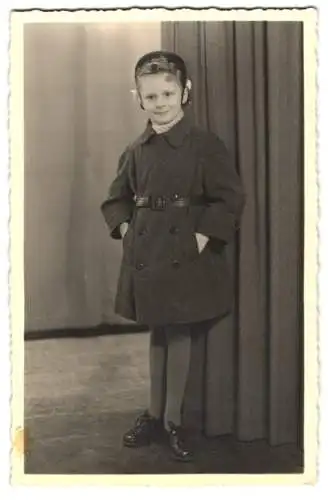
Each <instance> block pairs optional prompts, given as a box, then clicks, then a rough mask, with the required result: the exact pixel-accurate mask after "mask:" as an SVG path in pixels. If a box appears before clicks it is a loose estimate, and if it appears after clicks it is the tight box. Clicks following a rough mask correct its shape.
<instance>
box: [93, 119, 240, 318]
mask: <svg viewBox="0 0 328 500" xmlns="http://www.w3.org/2000/svg"><path fill="white" fill-rule="evenodd" d="M140 196H141V197H149V196H151V197H152V199H156V198H157V197H164V198H165V200H167V204H166V207H165V208H164V209H163V210H154V209H153V208H151V207H150V208H149V207H148V208H147V207H139V208H138V207H136V203H135V200H136V197H140ZM180 197H182V198H184V199H186V198H187V199H194V197H202V199H203V202H202V203H201V204H191V205H189V206H182V207H181V206H176V205H175V204H172V203H171V200H176V199H179V198H180ZM196 199H198V198H196ZM244 204H245V194H244V190H243V186H242V183H241V180H240V177H239V175H238V174H237V171H236V169H235V168H234V166H233V165H232V164H231V162H230V160H229V155H228V152H227V149H226V147H225V145H224V143H223V141H222V140H221V139H220V138H219V137H218V136H216V135H215V134H214V133H212V132H208V131H206V130H202V129H201V128H200V127H198V126H195V125H194V124H192V123H191V121H190V120H189V119H188V118H187V117H186V116H184V117H183V118H182V120H180V121H179V122H178V123H177V124H175V125H174V126H173V127H172V128H171V129H170V130H169V131H168V132H166V133H164V134H156V133H155V132H154V131H153V129H152V126H151V123H150V122H148V124H147V126H146V129H145V130H144V132H143V133H142V134H141V135H140V136H139V137H138V138H137V140H135V141H134V142H133V143H132V144H130V145H129V146H128V147H126V149H125V150H124V151H123V153H122V154H121V156H120V158H119V164H118V169H117V175H116V177H115V179H114V181H113V182H112V184H111V186H110V188H109V193H108V197H107V199H106V200H105V201H104V202H103V203H102V205H101V210H102V213H103V216H104V218H105V221H106V223H107V225H108V227H109V230H110V235H111V237H112V238H114V239H120V238H121V233H120V230H119V227H120V224H121V223H123V222H129V228H128V231H127V232H126V234H125V236H124V237H123V242H122V244H123V257H122V262H121V268H120V274H119V279H118V286H117V295H116V301H115V312H116V313H118V314H119V315H121V316H122V317H125V318H127V319H130V320H134V321H136V322H138V323H141V324H144V325H149V326H156V325H165V324H174V323H191V322H199V321H203V320H208V319H214V318H219V317H220V316H222V315H225V314H226V313H229V311H230V309H231V306H232V303H233V292H234V286H233V282H232V276H231V274H230V270H229V266H228V262H227V259H226V253H225V246H226V244H227V243H229V242H230V241H232V239H233V238H234V236H235V232H236V231H237V230H238V228H239V224H240V220H241V216H242V212H243V208H244ZM196 233H201V234H203V235H205V236H207V237H208V238H209V240H208V243H207V244H206V246H205V248H204V249H203V250H202V251H201V252H199V250H198V246H197V240H196Z"/></svg>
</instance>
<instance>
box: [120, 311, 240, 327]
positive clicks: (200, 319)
mask: <svg viewBox="0 0 328 500" xmlns="http://www.w3.org/2000/svg"><path fill="white" fill-rule="evenodd" d="M115 313H116V314H118V315H119V316H121V317H122V318H124V319H127V320H130V321H133V322H135V323H136V324H137V325H139V326H148V327H149V328H153V327H163V326H168V325H187V324H197V323H206V322H210V323H211V322H212V324H213V325H215V324H217V323H218V322H219V321H221V319H223V318H225V317H226V316H229V315H230V314H231V313H232V307H229V308H227V309H225V310H224V311H222V312H218V311H217V312H215V313H212V314H206V315H200V316H194V317H189V318H188V319H187V318H183V319H180V320H179V319H176V320H159V321H152V320H151V319H149V320H148V321H147V320H146V319H145V318H143V317H139V318H137V317H136V315H134V314H131V313H127V312H126V311H123V310H122V309H116V310H115Z"/></svg>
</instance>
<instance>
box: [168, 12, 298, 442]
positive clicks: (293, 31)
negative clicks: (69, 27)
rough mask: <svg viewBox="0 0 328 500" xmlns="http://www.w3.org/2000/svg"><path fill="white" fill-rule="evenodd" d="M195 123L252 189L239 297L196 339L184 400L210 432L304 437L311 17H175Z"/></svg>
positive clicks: (237, 267) (233, 256) (239, 262)
mask: <svg viewBox="0 0 328 500" xmlns="http://www.w3.org/2000/svg"><path fill="white" fill-rule="evenodd" d="M162 46H163V48H165V49H168V50H175V51H177V52H178V53H179V54H180V55H181V56H182V57H183V58H184V59H185V61H186V63H187V66H188V68H189V71H190V76H191V78H192V81H193V104H192V108H191V110H190V112H191V114H192V116H193V118H194V120H195V121H196V123H198V124H200V125H202V126H204V127H206V128H207V129H209V130H212V131H214V132H216V133H217V134H219V135H220V136H221V137H222V138H223V139H224V141H225V142H226V144H227V146H228V148H229V150H230V153H231V155H232V157H233V159H234V163H235V165H236V168H237V169H238V171H239V173H240V175H241V177H242V180H243V183H244V186H245V190H246V193H247V204H246V208H245V213H244V216H243V222H242V228H241V231H240V232H239V234H238V236H237V237H236V241H235V243H234V244H233V245H231V247H230V248H229V250H228V255H229V258H230V263H231V268H232V270H233V273H234V276H235V283H236V303H235V308H234V313H233V314H232V315H231V317H229V318H226V319H224V320H223V321H222V322H221V323H220V324H219V325H218V326H216V327H215V328H214V329H213V330H212V331H211V332H210V334H209V336H208V338H207V339H206V340H204V339H203V338H199V339H196V340H195V342H194V345H193V349H192V364H191V369H190V376H189V381H188V390H187V395H186V401H185V408H184V419H185V421H186V423H188V424H189V425H191V426H193V427H195V428H198V429H202V430H205V432H206V433H207V434H208V435H218V434H227V433H235V434H236V435H237V436H238V438H239V439H241V440H253V439H268V440H269V442H270V443H271V444H281V443H288V442H298V443H299V444H300V443H301V441H302V430H303V429H302V384H303V382H302V377H303V369H302V368H303V366H302V363H303V361H302V327H303V322H302V289H303V288H302V287H303V281H302V269H303V263H302V248H303V217H302V206H303V198H302V193H303V184H302V183H303V174H302V172H303V157H302V147H303V144H302V130H303V124H302V117H303V109H302V102H303V101H302V99H303V94H302V92H303V89H302V23H297V22H232V21H231V22H230V21H229V22H206V23H204V22H168V23H166V22H165V23H163V24H162Z"/></svg>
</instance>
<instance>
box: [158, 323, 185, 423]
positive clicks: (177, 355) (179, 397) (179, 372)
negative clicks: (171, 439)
mask: <svg viewBox="0 0 328 500" xmlns="http://www.w3.org/2000/svg"><path fill="white" fill-rule="evenodd" d="M166 335H167V344H168V346H167V349H168V352H167V368H166V408H165V414H164V425H165V427H166V429H167V430H169V425H168V422H172V423H173V424H175V425H176V426H180V425H181V408H182V403H183V397H184V393H185V387H186V383H187V378H188V371H189V363H190V346H191V338H190V328H189V326H188V325H172V326H169V327H167V328H166Z"/></svg>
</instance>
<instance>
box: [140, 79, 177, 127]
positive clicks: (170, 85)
mask: <svg viewBox="0 0 328 500" xmlns="http://www.w3.org/2000/svg"><path fill="white" fill-rule="evenodd" d="M138 88H139V94H140V98H141V102H142V105H143V107H144V109H145V111H146V112H147V113H148V115H149V118H150V119H151V121H152V122H154V123H156V124H158V125H165V124H166V123H169V122H170V121H172V120H174V118H175V117H176V116H177V114H178V113H179V112H180V111H181V97H182V89H181V85H180V84H179V82H178V80H177V78H176V77H175V76H174V75H171V74H167V73H156V74H153V75H143V76H141V77H140V78H139V79H138Z"/></svg>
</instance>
